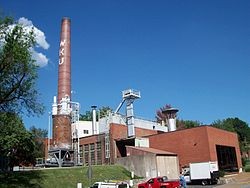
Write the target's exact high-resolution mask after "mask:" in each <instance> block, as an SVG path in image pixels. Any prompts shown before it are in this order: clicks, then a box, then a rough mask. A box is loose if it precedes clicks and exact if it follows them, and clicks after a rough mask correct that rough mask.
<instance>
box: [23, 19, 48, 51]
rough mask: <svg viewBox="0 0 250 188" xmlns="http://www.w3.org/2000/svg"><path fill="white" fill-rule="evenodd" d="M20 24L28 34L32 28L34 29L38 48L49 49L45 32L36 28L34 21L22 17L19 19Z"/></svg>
mask: <svg viewBox="0 0 250 188" xmlns="http://www.w3.org/2000/svg"><path fill="white" fill-rule="evenodd" d="M18 23H19V24H22V25H23V26H24V28H25V30H26V31H27V32H29V31H31V29H32V28H33V29H34V34H35V39H36V42H37V45H38V47H42V48H43V49H45V50H47V49H48V48H49V44H48V43H47V41H46V37H45V35H44V32H42V31H41V30H39V29H38V28H37V27H35V26H34V25H33V23H32V21H30V20H28V19H26V18H24V17H21V18H19V20H18Z"/></svg>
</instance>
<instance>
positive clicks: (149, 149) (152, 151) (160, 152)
mask: <svg viewBox="0 0 250 188" xmlns="http://www.w3.org/2000/svg"><path fill="white" fill-rule="evenodd" d="M126 147H129V148H132V149H135V150H140V151H144V152H148V153H153V154H156V155H171V156H177V154H176V153H172V152H168V151H163V150H159V149H155V148H148V147H136V146H126Z"/></svg>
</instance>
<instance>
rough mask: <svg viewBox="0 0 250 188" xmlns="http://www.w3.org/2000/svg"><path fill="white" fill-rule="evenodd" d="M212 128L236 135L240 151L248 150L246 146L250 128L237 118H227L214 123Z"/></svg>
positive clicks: (249, 141) (249, 139)
mask: <svg viewBox="0 0 250 188" xmlns="http://www.w3.org/2000/svg"><path fill="white" fill-rule="evenodd" d="M212 126H214V127H217V128H219V129H223V130H227V131H231V132H235V133H237V134H238V138H239V143H240V147H241V151H245V150H247V149H248V144H249V143H250V128H249V126H248V124H247V123H246V122H244V121H242V120H240V119H239V118H227V119H223V120H216V121H214V122H213V123H212Z"/></svg>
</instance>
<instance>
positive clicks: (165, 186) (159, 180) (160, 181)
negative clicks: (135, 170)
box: [138, 176, 181, 188]
mask: <svg viewBox="0 0 250 188" xmlns="http://www.w3.org/2000/svg"><path fill="white" fill-rule="evenodd" d="M180 187H181V186H180V180H179V179H174V180H169V179H168V178H167V176H161V177H155V178H151V179H149V180H148V181H147V182H145V183H140V184H138V188H180Z"/></svg>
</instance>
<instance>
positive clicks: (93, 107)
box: [91, 106, 97, 134]
mask: <svg viewBox="0 0 250 188" xmlns="http://www.w3.org/2000/svg"><path fill="white" fill-rule="evenodd" d="M96 107H97V106H91V108H92V130H93V134H97V130H96Z"/></svg>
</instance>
